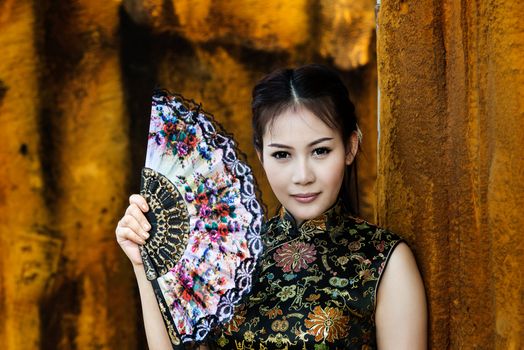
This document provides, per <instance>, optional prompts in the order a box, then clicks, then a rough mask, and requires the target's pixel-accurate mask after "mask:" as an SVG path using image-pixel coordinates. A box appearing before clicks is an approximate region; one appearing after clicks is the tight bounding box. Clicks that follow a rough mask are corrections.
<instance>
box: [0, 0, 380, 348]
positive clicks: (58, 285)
mask: <svg viewBox="0 0 524 350" xmlns="http://www.w3.org/2000/svg"><path fill="white" fill-rule="evenodd" d="M188 18H191V20H188ZM0 50H1V53H2V59H0V122H1V125H2V128H0V139H1V140H2V145H1V146H0V164H2V166H0V223H1V225H0V249H1V251H2V254H1V255H0V343H1V344H2V345H3V348H5V349H8V350H9V349H37V348H41V349H53V350H54V349H64V350H65V349H142V348H145V337H144V334H143V327H142V320H141V318H140V317H141V316H140V311H139V305H138V302H139V300H138V296H137V289H136V283H135V281H134V276H133V273H132V269H131V268H130V265H129V262H128V261H127V259H126V258H125V256H124V255H123V254H122V252H121V251H120V249H119V248H118V246H117V244H116V242H115V239H114V228H115V225H116V222H117V220H118V219H119V218H120V216H121V215H122V213H123V210H124V208H125V206H126V202H127V197H128V195H129V194H130V193H132V192H136V191H137V190H138V180H139V170H140V168H141V167H142V165H143V162H144V155H145V145H146V133H147V128H148V115H149V110H150V97H151V92H152V89H153V87H154V86H155V85H157V84H158V85H161V86H163V87H167V88H169V89H171V90H173V91H177V92H181V93H183V94H185V95H186V96H188V97H191V98H193V99H195V100H197V101H200V102H203V103H204V105H205V107H206V109H207V110H208V111H210V112H212V113H214V114H215V115H216V117H217V119H218V120H219V121H220V122H221V123H223V124H224V126H225V127H226V128H227V129H228V130H230V131H231V132H233V133H234V135H235V137H236V138H237V139H238V141H239V143H240V147H241V149H243V150H245V151H246V153H248V156H249V160H250V162H251V164H252V165H253V166H254V167H255V172H256V174H257V176H258V177H259V179H263V176H262V174H261V171H262V170H261V168H260V166H259V165H258V162H257V160H256V158H255V155H254V153H253V150H252V146H251V131H250V106H249V102H250V93H251V88H252V86H253V85H254V83H255V82H256V81H257V80H258V79H259V78H261V77H262V76H263V75H264V74H266V73H267V72H269V71H271V70H272V69H274V68H276V67H281V66H288V65H297V64H302V63H307V62H323V63H328V64H332V65H333V66H334V67H335V68H337V69H339V71H340V72H341V74H342V76H343V78H344V79H345V80H346V82H347V83H348V85H349V88H350V92H351V94H352V96H353V97H354V98H355V102H356V107H357V112H358V114H359V116H360V124H361V128H362V130H363V132H364V135H365V136H364V145H363V150H364V152H365V154H363V157H361V163H360V166H361V170H362V172H361V185H362V189H361V193H362V197H363V204H364V205H363V208H362V209H363V210H362V212H363V214H364V216H367V217H370V216H371V215H372V213H373V206H374V197H373V195H372V192H373V186H374V180H375V173H376V165H375V163H376V136H374V135H375V134H376V122H375V120H376V69H375V59H376V58H375V54H374V18H373V3H372V2H369V1H350V2H348V1H342V0H341V1H326V0H319V1H317V2H310V1H292V2H290V1H270V2H267V1H251V2H250V6H232V5H231V2H228V1H203V0H201V1H173V2H169V1H167V2H166V1H153V0H144V1H139V0H129V1H118V0H117V1H110V2H108V1H100V0H95V1H91V0H74V1H66V0H59V1H54V0H38V1H34V0H21V1H12V0H7V1H2V2H0ZM262 188H263V191H264V200H265V201H266V202H267V203H268V204H269V207H270V210H274V209H275V206H276V201H275V199H274V198H273V197H272V195H271V193H270V190H269V187H268V185H267V184H265V183H262Z"/></svg>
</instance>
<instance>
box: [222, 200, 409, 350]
mask: <svg viewBox="0 0 524 350" xmlns="http://www.w3.org/2000/svg"><path fill="white" fill-rule="evenodd" d="M262 237H263V243H264V253H263V255H262V258H261V263H260V266H259V271H258V275H257V276H255V279H254V286H253V290H252V292H251V293H250V295H249V297H248V298H247V299H246V301H245V302H244V303H242V304H241V305H240V306H239V307H238V308H237V310H236V311H235V316H234V317H233V319H232V320H231V321H230V322H229V323H228V324H227V325H226V326H225V327H224V328H222V329H221V330H220V331H219V332H218V334H217V335H216V336H215V337H214V340H213V343H214V345H215V347H216V348H218V349H235V350H262V349H359V350H361V349H374V348H376V337H375V322H374V312H375V301H376V294H377V288H378V284H379V282H380V277H381V275H382V273H383V271H384V269H385V267H386V264H387V262H388V258H389V256H390V255H391V253H392V251H393V249H394V248H395V247H396V246H397V244H398V243H399V242H401V241H402V240H401V238H400V237H399V236H397V235H395V234H394V233H392V232H390V231H387V230H385V229H382V228H379V227H377V226H374V225H372V224H370V223H368V222H366V221H364V220H362V219H359V218H356V217H352V216H351V215H349V214H347V211H346V210H344V207H343V205H342V203H341V201H338V202H337V203H336V204H335V205H334V206H333V207H332V208H330V209H328V210H327V211H326V212H325V213H323V214H322V215H321V216H320V217H318V218H315V219H311V220H306V221H305V222H303V223H302V224H301V225H300V226H299V227H298V226H297V225H296V223H295V220H294V218H293V217H292V216H291V214H290V213H289V212H287V211H286V210H285V209H281V210H280V213H279V214H278V215H277V216H275V217H274V218H272V219H271V220H269V221H268V222H267V223H266V224H265V225H264V229H263V233H262Z"/></svg>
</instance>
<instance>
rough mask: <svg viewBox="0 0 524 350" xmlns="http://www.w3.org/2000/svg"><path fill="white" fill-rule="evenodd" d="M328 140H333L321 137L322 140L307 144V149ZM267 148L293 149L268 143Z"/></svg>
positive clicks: (279, 144)
mask: <svg viewBox="0 0 524 350" xmlns="http://www.w3.org/2000/svg"><path fill="white" fill-rule="evenodd" d="M329 140H333V138H332V137H322V138H320V139H318V140H315V141H313V142H311V143H309V144H308V147H311V146H315V145H317V144H319V143H321V142H324V141H329ZM267 146H268V147H277V148H286V149H291V148H293V147H291V146H287V145H283V144H281V143H270V144H269V145H267Z"/></svg>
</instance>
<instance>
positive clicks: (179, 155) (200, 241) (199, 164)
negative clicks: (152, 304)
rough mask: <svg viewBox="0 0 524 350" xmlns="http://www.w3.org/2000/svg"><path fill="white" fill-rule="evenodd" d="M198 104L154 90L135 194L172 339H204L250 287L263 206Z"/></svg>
mask: <svg viewBox="0 0 524 350" xmlns="http://www.w3.org/2000/svg"><path fill="white" fill-rule="evenodd" d="M240 157H243V155H241V153H240V152H239V151H238V149H237V148H236V146H235V143H234V141H233V140H232V138H231V137H230V136H228V135H227V134H225V133H224V131H223V130H222V128H221V127H220V126H219V125H218V123H216V122H215V121H214V119H213V117H212V116H211V115H210V114H208V113H206V112H204V111H203V110H202V109H201V108H200V105H198V104H196V103H194V102H193V101H190V100H186V99H184V98H183V97H182V96H180V95H172V94H169V93H168V92H167V91H156V92H155V93H154V95H153V99H152V108H151V121H150V127H149V139H148V146H147V156H146V162H145V167H144V168H143V170H142V182H141V191H140V193H141V194H142V195H143V196H144V197H145V198H146V200H147V202H148V204H149V206H150V210H149V212H148V213H146V217H147V219H148V220H149V222H150V224H151V226H152V228H151V230H150V237H149V238H148V239H147V240H146V243H145V244H144V245H143V246H141V247H140V252H141V255H142V260H143V262H144V267H145V270H146V275H147V278H148V279H149V280H150V281H151V283H152V285H153V288H154V290H155V295H156V297H157V301H158V304H159V307H160V310H161V312H162V316H163V318H164V321H165V324H166V327H167V329H168V333H169V336H170V338H171V342H172V343H173V345H179V344H182V343H190V342H201V341H203V340H204V339H205V338H206V336H207V335H208V333H209V332H210V331H211V330H212V329H213V328H214V327H215V326H218V325H220V324H224V323H226V322H228V321H229V320H230V319H231V318H232V316H233V311H234V306H235V305H236V304H238V303H239V302H240V300H241V298H242V297H243V296H245V295H246V294H247V293H248V292H249V291H250V288H251V281H252V274H253V272H254V268H255V265H256V262H257V260H258V257H259V255H260V253H261V251H262V242H261V239H260V228H261V223H262V216H263V209H262V206H261V205H260V203H259V202H258V201H257V196H256V194H257V193H258V192H257V188H256V183H255V179H254V177H253V174H252V171H251V169H250V168H249V167H248V166H247V165H246V163H245V162H243V161H242V160H240Z"/></svg>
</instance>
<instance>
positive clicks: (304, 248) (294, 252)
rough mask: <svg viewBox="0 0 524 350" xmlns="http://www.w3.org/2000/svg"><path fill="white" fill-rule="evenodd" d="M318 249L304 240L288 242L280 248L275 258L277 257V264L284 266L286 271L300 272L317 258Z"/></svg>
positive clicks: (283, 269)
mask: <svg viewBox="0 0 524 350" xmlns="http://www.w3.org/2000/svg"><path fill="white" fill-rule="evenodd" d="M316 254H317V251H316V250H315V246H314V245H312V244H308V243H304V242H291V243H286V244H284V245H283V246H282V247H280V248H278V249H277V251H276V252H275V254H274V255H273V259H275V261H276V263H277V266H279V267H282V271H284V272H291V271H293V272H298V271H300V270H302V269H306V268H307V267H308V264H311V263H312V262H313V261H315V260H316V259H317V257H316Z"/></svg>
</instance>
